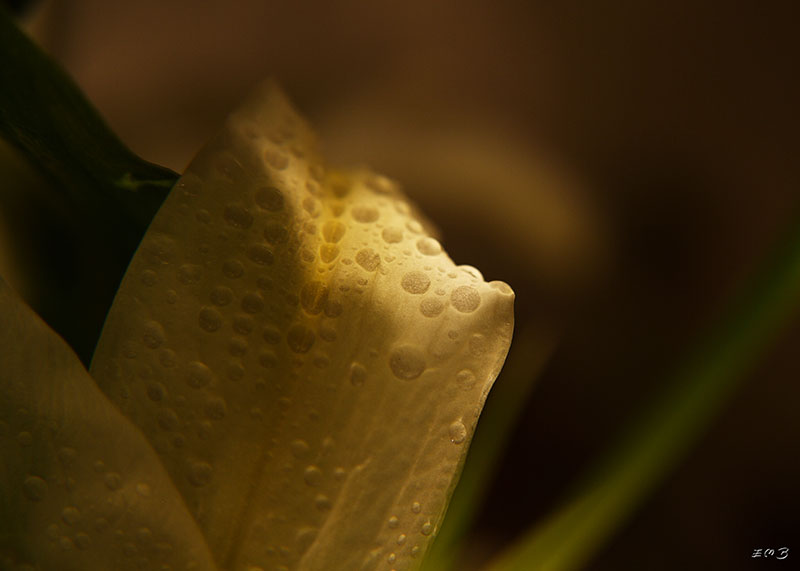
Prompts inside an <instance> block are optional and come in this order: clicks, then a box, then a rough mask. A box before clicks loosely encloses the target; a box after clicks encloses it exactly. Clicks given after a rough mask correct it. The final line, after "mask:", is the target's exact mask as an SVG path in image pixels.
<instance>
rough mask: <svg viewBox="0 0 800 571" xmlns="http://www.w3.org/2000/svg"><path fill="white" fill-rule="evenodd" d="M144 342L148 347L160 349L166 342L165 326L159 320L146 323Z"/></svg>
mask: <svg viewBox="0 0 800 571" xmlns="http://www.w3.org/2000/svg"><path fill="white" fill-rule="evenodd" d="M142 342H143V343H144V346H145V347H147V348H148V349H158V348H159V347H160V346H161V344H162V343H164V328H163V327H162V326H161V324H160V323H159V322H158V321H150V322H148V323H146V324H145V326H144V334H143V335H142Z"/></svg>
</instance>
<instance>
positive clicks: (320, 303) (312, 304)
mask: <svg viewBox="0 0 800 571" xmlns="http://www.w3.org/2000/svg"><path fill="white" fill-rule="evenodd" d="M328 292H329V290H328V286H326V285H325V284H323V283H322V282H319V281H312V282H308V283H307V284H305V285H304V286H303V289H302V290H300V305H301V306H302V307H303V309H304V310H305V311H306V313H308V314H310V315H318V314H319V313H321V312H322V310H323V308H324V307H325V304H326V303H327V301H328Z"/></svg>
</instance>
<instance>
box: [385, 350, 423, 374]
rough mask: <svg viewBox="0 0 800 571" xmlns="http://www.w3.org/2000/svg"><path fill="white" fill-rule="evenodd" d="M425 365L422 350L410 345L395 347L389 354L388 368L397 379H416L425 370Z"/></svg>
mask: <svg viewBox="0 0 800 571" xmlns="http://www.w3.org/2000/svg"><path fill="white" fill-rule="evenodd" d="M425 366H426V364H425V356H424V355H423V353H422V351H421V350H420V349H419V348H417V347H414V346H412V345H401V346H400V347H396V348H395V349H394V350H392V352H391V354H390V356H389V368H390V369H391V370H392V373H394V376H395V377H397V378H398V379H402V380H406V381H409V380H412V379H416V378H417V377H419V376H420V375H421V374H422V372H423V371H424V370H425Z"/></svg>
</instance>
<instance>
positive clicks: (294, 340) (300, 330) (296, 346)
mask: <svg viewBox="0 0 800 571" xmlns="http://www.w3.org/2000/svg"><path fill="white" fill-rule="evenodd" d="M286 342H287V343H288V345H289V349H291V350H292V351H294V352H295V353H308V351H309V350H310V349H311V347H312V346H313V345H314V332H313V331H311V329H309V328H308V327H306V326H305V325H301V324H295V325H292V326H291V327H290V328H289V331H288V332H287V333H286Z"/></svg>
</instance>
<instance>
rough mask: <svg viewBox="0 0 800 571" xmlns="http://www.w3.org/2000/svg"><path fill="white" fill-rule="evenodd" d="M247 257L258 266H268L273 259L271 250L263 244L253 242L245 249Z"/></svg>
mask: <svg viewBox="0 0 800 571" xmlns="http://www.w3.org/2000/svg"><path fill="white" fill-rule="evenodd" d="M247 257H248V258H249V259H250V261H251V262H253V263H254V264H258V265H259V266H269V265H271V264H272V263H273V262H274V261H275V256H274V255H273V253H272V250H270V249H269V248H267V247H266V246H264V245H263V244H253V245H252V246H250V247H249V248H248V249H247Z"/></svg>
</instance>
